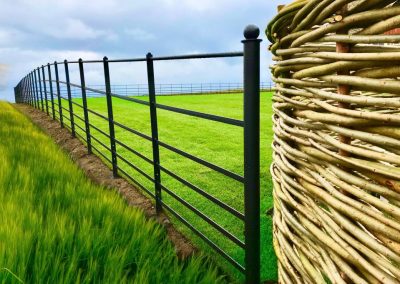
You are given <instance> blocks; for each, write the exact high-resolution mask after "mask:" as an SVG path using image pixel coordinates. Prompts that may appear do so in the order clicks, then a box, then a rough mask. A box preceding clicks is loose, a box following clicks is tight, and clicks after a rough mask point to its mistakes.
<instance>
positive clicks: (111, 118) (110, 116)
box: [103, 56, 118, 177]
mask: <svg viewBox="0 0 400 284" xmlns="http://www.w3.org/2000/svg"><path fill="white" fill-rule="evenodd" d="M103 66H104V81H105V85H106V98H107V110H108V126H109V130H110V146H111V161H112V170H113V176H114V177H118V165H117V148H116V146H115V129H114V114H113V107H112V97H111V84H110V68H109V66H108V58H107V57H106V56H104V58H103Z"/></svg>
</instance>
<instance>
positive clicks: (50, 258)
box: [0, 102, 226, 284]
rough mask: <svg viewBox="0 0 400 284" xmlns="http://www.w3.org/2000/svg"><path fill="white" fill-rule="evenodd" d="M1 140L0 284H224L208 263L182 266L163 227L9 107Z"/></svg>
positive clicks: (0, 108)
mask: <svg viewBox="0 0 400 284" xmlns="http://www.w3.org/2000/svg"><path fill="white" fill-rule="evenodd" d="M0 137H1V139H0V161H1V164H0V200H1V202H0V212H1V213H0V224H1V225H0V283H7V284H8V283H128V282H129V283H188V284H189V283H223V282H226V278H223V277H221V276H219V275H220V274H218V273H217V270H216V268H215V267H216V266H215V265H212V264H211V262H210V260H207V258H205V257H204V256H201V255H199V256H197V257H195V258H191V259H188V260H187V261H185V262H184V263H183V262H180V261H178V259H177V257H176V254H175V250H174V248H173V246H172V244H171V243H169V241H168V240H167V239H166V233H165V231H164V229H163V228H162V227H161V226H160V225H157V224H156V223H155V222H154V221H151V220H150V221H149V220H146V219H145V217H144V215H143V213H142V212H141V211H140V210H138V209H134V208H132V207H129V206H127V205H126V203H125V202H124V201H123V199H122V198H121V197H120V196H119V195H118V194H117V193H116V192H113V191H110V190H106V189H103V188H101V187H98V186H94V185H93V184H92V183H90V181H88V180H87V179H86V178H85V176H84V174H83V172H82V171H80V170H79V169H78V167H77V166H76V165H75V164H74V163H73V162H72V161H71V160H70V159H69V158H68V156H67V154H66V153H64V152H62V151H61V150H60V149H59V148H58V146H57V145H55V143H54V142H53V141H52V140H51V139H50V138H49V137H48V136H46V135H45V134H44V133H43V132H42V131H40V130H39V129H38V128H37V127H36V126H34V125H33V124H32V123H31V122H30V121H29V120H28V118H26V117H25V116H23V115H22V114H21V113H19V112H18V111H17V110H16V109H14V108H13V107H12V106H11V105H10V104H8V103H4V102H0Z"/></svg>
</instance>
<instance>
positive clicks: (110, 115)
mask: <svg viewBox="0 0 400 284" xmlns="http://www.w3.org/2000/svg"><path fill="white" fill-rule="evenodd" d="M243 34H244V40H242V41H241V42H242V43H243V51H236V52H223V53H203V54H185V55H174V56H153V55H152V54H151V53H150V52H149V53H147V55H146V56H145V57H140V58H129V59H108V58H107V57H104V58H103V60H83V59H79V60H78V61H68V60H64V61H63V62H56V61H55V62H54V63H53V64H50V63H48V64H47V66H44V65H42V67H38V68H37V69H35V70H34V71H32V72H30V73H29V74H27V75H26V76H25V77H24V78H22V79H21V81H20V83H18V85H17V86H16V87H15V88H14V90H15V101H16V102H17V103H26V104H29V105H31V106H34V107H36V108H37V109H40V108H41V110H42V111H43V112H46V113H47V115H48V116H51V117H52V118H53V120H59V121H60V125H61V127H66V128H69V129H70V130H71V134H72V136H73V137H79V138H81V139H82V140H83V141H85V142H86V143H85V144H86V145H87V152H88V154H92V153H93V152H96V153H97V154H98V155H100V156H101V157H102V158H104V159H105V160H106V161H108V162H109V163H110V165H111V166H112V173H113V177H114V178H119V177H120V176H121V175H122V176H124V177H126V178H128V179H129V180H130V181H132V182H133V183H134V184H135V186H136V187H138V188H140V189H142V190H143V191H144V192H146V193H147V194H148V195H150V196H151V197H153V198H154V200H155V211H156V214H157V213H161V212H162V211H163V210H166V211H168V214H172V216H174V217H175V218H177V219H178V220H179V221H180V222H181V223H182V224H183V225H185V226H186V227H187V228H188V229H189V230H191V231H192V232H193V233H194V234H195V235H197V237H199V238H200V239H202V241H204V243H206V244H207V245H208V246H209V247H210V248H212V249H213V250H214V251H215V252H216V253H217V254H219V255H220V256H221V257H223V258H224V259H225V260H226V261H227V262H228V263H230V264H231V265H232V267H233V268H235V269H236V270H237V271H238V272H240V273H242V275H244V276H245V282H246V283H259V282H260V278H261V275H260V274H261V273H260V271H261V261H260V260H261V244H260V238H261V225H260V221H261V216H260V203H261V202H260V43H261V41H262V40H261V39H259V38H258V36H259V34H260V30H259V28H258V27H256V26H254V25H249V26H247V27H246V29H245V30H244V33H243ZM233 57H239V58H241V59H242V63H243V77H242V78H243V86H244V88H243V106H241V107H240V108H241V109H242V110H243V118H242V119H237V118H232V117H226V116H220V115H216V114H211V113H209V112H208V111H207V110H205V111H204V112H199V111H196V110H192V109H191V108H190V107H189V109H185V108H180V107H176V106H171V105H165V104H160V103H159V102H157V99H156V95H157V94H156V88H155V86H156V85H155V77H156V76H155V69H154V63H155V62H158V61H176V60H192V59H218V58H233ZM116 62H117V63H121V62H142V63H146V67H147V68H146V71H147V83H148V101H147V100H141V99H138V98H134V97H126V96H121V95H118V94H115V93H113V92H112V89H111V74H110V73H111V72H110V70H111V69H110V64H114V63H116ZM88 64H102V67H103V71H104V83H105V90H98V89H93V88H90V87H87V85H86V80H85V71H84V70H85V66H87V65H88ZM62 66H64V75H65V81H64V80H60V73H59V71H60V70H59V67H61V68H62ZM46 67H47V68H46ZM70 67H71V68H72V69H71V70H72V72H70ZM74 68H75V69H76V68H77V69H78V70H79V77H80V82H79V83H78V82H75V81H74V82H71V77H70V74H73V70H74ZM52 69H53V71H52ZM53 75H54V76H53ZM52 78H55V80H53V79H52ZM73 80H76V79H73ZM54 84H55V85H56V86H55V88H54ZM62 86H65V87H66V88H67V95H68V97H67V98H66V97H63V96H61V92H60V90H61V87H62ZM72 88H79V89H80V90H81V96H82V104H79V103H78V102H76V101H74V100H72V94H71V89H72ZM89 93H97V94H100V95H102V96H103V97H104V98H105V99H106V107H107V114H105V113H100V112H98V111H95V110H94V109H92V108H90V107H89V106H88V104H87V95H88V94H89ZM115 99H122V100H125V101H129V102H131V103H134V104H136V105H142V106H147V107H148V114H149V115H150V122H149V123H148V126H149V127H150V129H151V134H147V133H145V132H143V131H139V130H138V129H136V128H132V126H131V125H126V124H123V123H121V120H119V119H117V120H118V121H116V120H115V119H114V117H115V116H118V115H117V112H115V111H116V109H115V108H114V107H113V101H114V100H115ZM62 102H64V103H65V102H68V107H64V106H63V103H62ZM56 106H57V108H58V110H57V109H56ZM77 108H79V111H83V115H78V113H77V110H78V109H77ZM74 109H75V110H74ZM158 110H163V111H168V112H170V113H177V114H180V115H185V116H190V117H195V118H200V119H202V120H203V121H212V122H215V123H222V124H224V125H229V126H234V127H237V129H241V131H242V133H243V140H242V141H243V146H242V151H243V152H242V153H241V156H242V158H243V160H242V162H241V163H240V166H241V167H242V169H241V170H239V169H235V170H234V171H232V170H231V169H229V168H228V167H226V165H225V163H223V162H222V163H220V164H217V163H213V162H210V160H207V159H203V158H201V155H199V154H197V155H194V154H193V153H191V152H190V151H189V152H186V151H185V150H183V149H182V148H180V147H179V146H178V147H175V146H172V145H171V144H168V143H166V140H163V139H161V140H160V139H159V126H158V122H159V119H158V116H157V112H158ZM66 114H69V115H68V116H67V115H66ZM130 115H134V113H133V112H132V113H131V114H130ZM93 116H96V119H101V120H102V121H103V122H106V123H107V124H108V130H102V129H100V128H99V127H98V126H96V125H95V124H94V121H95V120H92V119H90V118H89V117H93ZM80 122H83V123H84V125H82V124H81V123H80ZM93 129H94V130H96V131H97V132H96V133H97V134H99V133H100V134H101V135H103V136H104V137H106V138H108V139H107V140H108V142H103V141H101V139H99V138H98V136H97V137H96V136H95V135H93ZM121 129H122V130H124V131H127V132H129V133H131V134H133V135H136V136H138V137H140V138H141V139H144V140H143V141H147V142H146V143H149V142H150V143H151V145H152V157H151V158H150V157H148V156H146V155H144V154H143V151H142V152H141V151H138V150H136V149H134V148H132V147H130V146H129V145H128V144H127V142H126V141H122V140H121V138H120V137H116V130H117V131H120V130H121ZM222 145H223V144H222ZM118 149H120V151H119V150H118ZM121 149H124V151H125V150H126V151H129V152H130V153H131V154H134V155H135V157H138V158H140V159H141V160H140V161H145V162H146V163H147V164H146V166H148V167H151V168H153V173H152V174H149V173H147V172H146V171H144V170H143V169H144V167H139V166H138V165H137V164H135V162H133V161H132V159H129V158H128V156H127V155H122V150H121ZM160 149H161V151H160ZM162 151H169V153H174V154H175V155H178V156H180V157H181V158H184V159H186V160H190V161H191V162H194V163H196V165H199V166H202V167H205V168H207V170H208V171H211V173H213V174H214V173H217V174H219V175H220V176H221V177H224V178H228V179H229V181H231V182H236V184H235V188H240V190H243V196H242V197H240V199H241V200H242V202H243V203H242V204H240V205H238V203H237V201H235V205H232V204H229V203H228V202H225V201H224V200H223V199H222V198H220V197H219V196H217V195H216V194H213V193H210V191H209V190H208V189H206V188H205V187H200V186H198V185H196V184H194V183H193V181H191V180H190V179H185V178H184V176H183V175H181V174H179V173H177V172H176V171H174V169H172V168H170V167H169V165H168V164H167V163H165V162H164V160H163V159H161V160H160V152H162ZM108 155H110V156H111V157H109V156H108ZM121 163H122V165H121ZM124 165H128V166H129V167H130V169H134V170H135V171H136V172H137V173H138V174H139V177H141V178H143V177H144V178H145V179H146V183H149V182H150V184H151V185H150V187H149V186H146V185H145V183H143V182H140V181H139V180H138V178H137V176H136V174H135V175H130V174H129V172H128V171H126V170H125V169H124V168H123V166H124ZM165 175H167V176H168V177H167V178H166V179H165V178H162V176H165ZM168 178H172V179H174V181H175V182H178V183H179V184H181V185H184V186H186V187H187V188H189V189H190V190H191V191H193V192H196V194H198V195H200V196H201V198H204V199H206V200H207V202H209V204H210V205H211V206H217V207H218V210H223V211H224V213H222V214H223V215H225V216H227V217H226V218H234V219H235V220H236V221H238V222H240V224H239V226H243V230H242V231H241V232H240V231H236V232H235V233H234V232H233V231H234V229H236V228H237V225H233V224H229V226H224V224H223V223H224V222H222V220H221V221H217V219H219V218H215V217H214V218H213V217H212V214H208V213H206V211H207V210H205V207H204V206H203V207H201V206H196V205H195V202H194V201H195V200H196V199H194V198H189V197H188V198H184V194H180V193H178V192H174V190H173V189H172V188H171V186H170V184H168ZM171 199H172V200H171ZM237 206H242V208H241V209H240V210H238V209H237ZM181 209H183V210H181ZM183 212H189V213H190V214H194V215H196V218H197V219H198V220H199V221H200V222H204V223H207V229H205V228H201V226H198V223H197V221H196V222H193V220H191V219H190V218H188V217H187V216H186V215H187V214H186V213H183ZM210 230H213V231H212V232H215V233H217V234H218V236H219V238H220V237H223V238H224V240H227V241H229V242H230V244H231V245H233V246H234V247H235V249H240V250H241V253H242V254H241V255H237V254H235V253H232V251H230V249H227V248H225V247H226V246H225V245H224V244H223V243H221V242H219V240H218V241H216V240H215V239H213V237H212V235H213V233H211V231H210ZM243 256H244V257H243Z"/></svg>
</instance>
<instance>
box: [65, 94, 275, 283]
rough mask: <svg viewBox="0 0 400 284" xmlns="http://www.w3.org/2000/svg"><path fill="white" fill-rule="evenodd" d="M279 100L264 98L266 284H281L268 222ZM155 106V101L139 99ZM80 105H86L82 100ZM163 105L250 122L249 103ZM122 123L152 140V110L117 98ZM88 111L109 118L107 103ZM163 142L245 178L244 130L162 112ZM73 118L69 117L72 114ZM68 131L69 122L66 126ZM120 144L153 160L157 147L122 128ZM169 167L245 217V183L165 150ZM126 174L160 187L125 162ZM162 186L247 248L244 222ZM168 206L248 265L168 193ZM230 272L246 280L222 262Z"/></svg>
mask: <svg viewBox="0 0 400 284" xmlns="http://www.w3.org/2000/svg"><path fill="white" fill-rule="evenodd" d="M271 97H272V95H271V93H262V95H261V234H262V240H261V242H262V278H263V279H264V280H267V279H268V280H273V279H276V278H277V273H276V258H275V254H274V252H273V247H272V219H271V217H270V216H268V215H266V214H265V213H266V211H267V210H268V209H270V208H271V207H272V182H271V177H270V174H269V165H270V163H271V146H270V145H271V142H272V135H273V134H272V126H271V116H272V109H271ZM139 98H140V99H143V100H148V98H147V97H139ZM62 101H63V106H64V107H65V108H68V104H67V101H65V100H62ZM75 102H77V103H79V104H81V100H80V99H75ZM157 102H158V103H161V104H165V105H171V106H176V107H180V108H185V109H190V110H195V111H200V112H205V113H210V114H215V115H221V116H225V117H230V118H235V119H240V120H242V119H243V95H242V94H226V95H185V96H159V97H157ZM113 106H114V119H115V121H117V122H120V123H122V124H124V125H126V126H128V127H130V128H133V129H136V130H138V131H140V132H143V133H145V134H147V135H151V129H150V114H149V108H148V106H145V105H140V104H137V103H134V102H128V101H125V100H121V99H118V98H113ZM88 107H89V108H90V109H92V110H94V111H97V112H100V113H102V114H104V115H107V108H106V101H105V98H103V97H102V98H89V99H88ZM74 110H75V112H76V113H77V114H78V115H80V116H81V117H83V114H82V109H81V108H79V107H77V106H74ZM157 113H158V129H159V139H160V141H162V142H165V143H168V144H170V145H172V146H175V147H177V148H179V149H181V150H183V151H186V152H189V153H190V154H193V155H195V156H198V157H200V158H202V159H204V160H207V161H209V162H212V163H214V164H217V165H219V166H221V167H223V168H226V169H228V170H230V171H233V172H236V173H238V174H240V175H243V129H242V128H240V127H236V126H230V125H226V124H222V123H219V122H213V121H208V120H204V119H200V118H195V117H190V116H187V115H182V114H177V113H173V112H170V111H166V110H160V109H158V110H157ZM66 115H67V116H68V114H66ZM89 120H90V122H91V123H92V124H93V125H95V126H97V127H98V128H100V129H101V130H103V131H105V132H107V133H108V122H107V121H105V120H103V119H101V118H99V117H97V116H95V115H93V114H89ZM75 122H76V123H77V124H79V125H80V126H81V127H82V128H84V124H83V122H82V121H80V120H79V119H76V118H75ZM65 123H66V124H67V125H68V123H69V122H68V121H65ZM77 132H78V133H80V134H81V135H82V136H85V135H84V134H83V132H82V131H81V130H77ZM91 132H92V135H94V136H95V137H96V138H98V139H99V140H101V141H103V142H104V143H105V144H106V145H109V140H108V138H106V137H105V136H103V135H102V134H101V133H99V132H98V131H96V130H95V129H93V128H91ZM116 138H117V139H118V140H120V141H122V142H123V143H125V144H127V145H129V146H130V147H132V148H133V149H135V150H137V151H139V152H140V153H143V154H144V155H145V156H146V157H148V158H150V159H151V158H152V146H151V142H149V141H147V140H145V139H143V138H141V137H138V136H136V135H134V134H131V133H129V132H128V131H126V130H123V129H121V128H119V127H116ZM92 142H93V145H94V146H95V147H96V148H98V149H101V151H102V152H103V153H105V154H107V155H108V157H110V154H109V153H107V151H106V150H104V148H102V146H101V145H99V143H96V142H95V141H92ZM117 152H118V153H119V154H120V155H122V156H124V157H126V158H127V159H128V160H129V161H131V162H132V163H133V164H135V165H136V166H138V167H139V168H141V169H143V170H144V171H145V172H146V173H147V174H149V175H150V176H152V175H153V168H152V165H150V164H148V163H147V162H145V161H143V160H142V159H141V158H139V157H137V156H135V155H134V154H132V153H130V152H129V151H127V150H126V149H124V148H123V147H120V146H118V147H117ZM160 161H161V165H162V166H164V167H166V168H167V169H169V170H171V171H173V172H174V173H176V174H178V175H179V176H181V177H183V178H185V179H186V180H188V181H190V182H191V183H193V184H195V185H197V186H199V187H200V188H202V189H204V190H205V191H207V192H208V193H210V194H212V195H214V196H215V197H217V198H219V199H220V200H221V201H223V202H225V203H227V204H229V205H230V206H232V207H234V208H235V209H237V210H239V211H241V212H243V205H244V204H243V200H244V197H243V192H244V191H243V185H242V184H241V183H239V182H237V181H234V180H232V179H230V178H227V177H225V176H223V175H221V174H219V173H216V172H214V171H213V170H210V169H208V168H206V167H204V166H201V165H199V164H197V163H195V162H192V161H191V160H189V159H186V158H184V157H181V156H179V155H177V154H175V153H173V152H171V151H169V150H166V149H164V148H163V147H160ZM118 163H119V166H120V167H121V168H122V169H124V170H125V171H126V172H128V173H129V174H130V175H132V176H133V177H134V178H135V179H137V180H138V181H139V182H140V183H142V184H143V185H145V186H146V187H147V188H148V189H150V190H151V191H152V192H154V185H153V184H152V183H151V182H149V181H148V180H147V179H146V178H144V177H143V176H142V175H141V174H140V173H138V172H137V171H135V170H134V169H133V168H131V167H129V166H128V165H127V164H125V163H124V162H123V161H121V160H120V161H118ZM161 181H162V184H163V185H165V186H166V187H167V188H169V189H170V190H171V191H173V192H174V193H176V194H177V195H179V196H181V197H182V198H184V199H185V200H186V201H188V202H190V203H191V204H192V205H193V206H195V207H196V208H198V209H199V210H201V211H202V212H204V213H205V214H206V215H208V216H209V217H210V218H211V219H212V220H214V221H216V222H218V223H219V224H221V226H223V227H224V228H225V229H227V230H229V231H230V232H231V233H233V234H234V235H236V236H237V237H238V238H240V239H242V240H244V235H243V231H244V226H243V222H242V221H241V220H239V219H237V218H236V217H234V216H232V215H230V213H227V212H226V211H224V210H223V209H221V208H220V207H219V206H217V205H214V204H213V203H212V202H210V201H208V200H207V199H205V198H204V197H202V196H201V195H199V194H197V193H196V192H194V191H193V190H191V189H190V188H188V187H186V186H184V185H183V184H181V183H180V182H178V181H176V180H175V179H173V178H171V177H170V176H169V175H167V174H165V173H162V176H161ZM162 198H163V201H164V202H165V203H166V204H169V205H171V207H173V208H174V209H175V210H176V211H178V212H179V213H180V214H181V215H182V216H183V217H185V218H186V219H187V220H189V221H190V222H191V223H192V224H193V225H195V226H196V227H197V228H199V229H200V230H201V231H202V232H203V233H204V234H206V235H207V236H208V237H209V238H210V239H211V240H212V241H214V242H215V243H216V244H218V245H219V246H220V247H221V248H223V249H224V250H226V251H227V252H228V253H229V254H230V255H231V256H232V257H234V258H235V259H236V260H237V261H239V262H240V263H242V264H243V263H244V253H243V250H242V249H241V248H240V247H238V246H237V245H236V244H234V243H233V242H231V241H230V240H228V239H227V238H224V237H223V236H222V235H221V234H220V233H219V232H218V231H216V230H215V229H214V228H212V227H211V226H210V225H208V224H207V223H206V222H205V221H203V220H202V219H201V218H199V217H198V216H197V215H195V214H194V213H192V212H190V210H188V209H187V208H186V207H184V206H183V205H181V204H180V203H178V202H177V201H175V200H174V198H172V197H171V196H169V195H168V194H167V193H166V192H163V193H162ZM174 223H175V224H176V226H178V228H179V229H180V230H182V231H183V232H184V233H185V234H187V235H189V236H190V237H191V238H192V239H193V240H194V242H195V243H196V245H198V246H200V247H201V248H203V250H204V251H206V252H209V254H210V255H216V254H215V253H214V252H213V251H212V250H211V249H210V248H209V247H208V246H207V245H205V244H203V242H201V241H199V240H198V239H197V238H196V237H195V236H194V234H192V233H190V231H189V230H188V229H187V228H186V227H185V226H184V225H182V224H181V223H180V222H178V221H176V222H174ZM219 260H220V262H222V263H224V266H225V267H226V269H228V270H229V271H232V272H233V273H234V274H235V277H241V276H240V273H238V272H237V271H236V270H235V269H234V268H232V267H231V266H230V265H228V264H226V263H227V262H224V261H222V258H220V259H219Z"/></svg>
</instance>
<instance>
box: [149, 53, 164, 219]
mask: <svg viewBox="0 0 400 284" xmlns="http://www.w3.org/2000/svg"><path fill="white" fill-rule="evenodd" d="M146 62H147V82H148V87H149V101H150V120H151V138H152V144H153V167H154V180H155V184H154V186H155V191H156V192H155V193H156V211H157V213H159V212H161V210H162V201H161V172H160V149H159V145H158V125H157V106H156V87H155V83H154V64H153V55H152V54H151V53H150V52H149V53H147V55H146Z"/></svg>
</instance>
